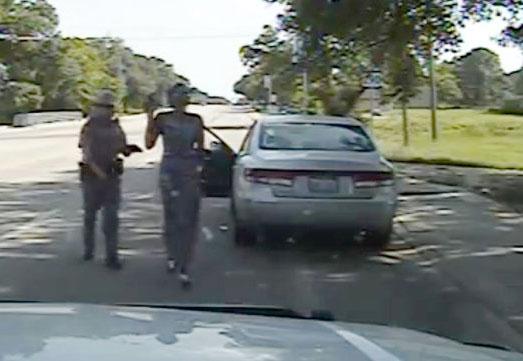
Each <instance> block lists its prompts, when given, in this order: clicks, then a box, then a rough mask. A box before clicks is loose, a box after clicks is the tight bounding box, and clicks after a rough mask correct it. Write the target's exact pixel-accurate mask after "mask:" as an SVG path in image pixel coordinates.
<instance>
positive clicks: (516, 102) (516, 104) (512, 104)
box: [498, 96, 523, 115]
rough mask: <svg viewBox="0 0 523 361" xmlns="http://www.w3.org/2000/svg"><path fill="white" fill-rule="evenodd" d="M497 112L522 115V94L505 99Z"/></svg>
mask: <svg viewBox="0 0 523 361" xmlns="http://www.w3.org/2000/svg"><path fill="white" fill-rule="evenodd" d="M498 112H499V113H501V114H514V115H523V96H521V97H516V98H511V99H505V100H504V101H503V105H502V106H501V108H500V109H499V111H498Z"/></svg>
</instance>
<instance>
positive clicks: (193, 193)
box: [160, 172, 201, 272]
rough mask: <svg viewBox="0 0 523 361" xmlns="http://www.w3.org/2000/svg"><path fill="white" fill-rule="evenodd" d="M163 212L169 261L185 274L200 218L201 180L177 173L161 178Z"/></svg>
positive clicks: (168, 173) (194, 243)
mask: <svg viewBox="0 0 523 361" xmlns="http://www.w3.org/2000/svg"><path fill="white" fill-rule="evenodd" d="M160 190H161V194H162V201H163V208H164V212H163V214H164V228H163V230H164V240H165V245H166V248H167V254H168V257H169V259H172V260H175V261H176V262H177V263H178V265H179V267H180V270H181V271H183V272H188V267H189V265H190V262H191V259H192V255H193V252H194V247H195V245H196V241H197V239H198V229H199V214H200V199H201V195H200V178H199V176H194V175H191V176H186V175H182V174H178V173H177V172H172V173H171V172H162V173H161V174H160Z"/></svg>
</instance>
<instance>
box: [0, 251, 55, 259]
mask: <svg viewBox="0 0 523 361" xmlns="http://www.w3.org/2000/svg"><path fill="white" fill-rule="evenodd" d="M0 258H14V259H23V258H26V259H35V260H47V259H53V258H56V255H54V254H49V253H20V252H0Z"/></svg>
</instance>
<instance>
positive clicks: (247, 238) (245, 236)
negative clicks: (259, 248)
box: [233, 224, 256, 246]
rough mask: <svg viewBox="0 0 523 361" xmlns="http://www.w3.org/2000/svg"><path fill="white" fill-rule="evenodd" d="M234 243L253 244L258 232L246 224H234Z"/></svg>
mask: <svg viewBox="0 0 523 361" xmlns="http://www.w3.org/2000/svg"><path fill="white" fill-rule="evenodd" d="M233 231H234V243H235V244H236V245H237V246H252V245H253V244H254V243H256V233H255V232H253V231H252V230H251V229H249V228H248V227H245V226H240V225H237V224H235V225H234V230H233Z"/></svg>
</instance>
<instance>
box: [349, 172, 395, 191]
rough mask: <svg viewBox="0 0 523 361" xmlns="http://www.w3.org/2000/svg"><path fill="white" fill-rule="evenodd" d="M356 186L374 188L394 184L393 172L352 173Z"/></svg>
mask: <svg viewBox="0 0 523 361" xmlns="http://www.w3.org/2000/svg"><path fill="white" fill-rule="evenodd" d="M353 180H354V186H355V187H356V188H376V187H386V186H392V185H394V174H393V173H390V172H366V173H357V174H355V175H354V178H353Z"/></svg>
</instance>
